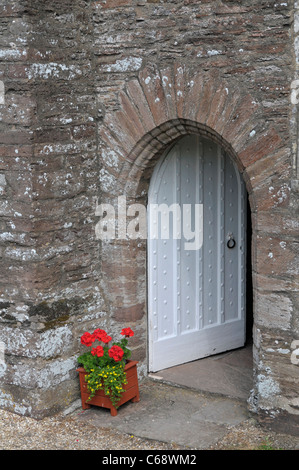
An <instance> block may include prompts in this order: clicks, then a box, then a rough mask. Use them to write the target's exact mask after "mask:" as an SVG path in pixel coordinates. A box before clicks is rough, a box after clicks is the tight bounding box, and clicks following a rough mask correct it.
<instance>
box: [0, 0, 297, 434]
mask: <svg viewBox="0 0 299 470" xmlns="http://www.w3.org/2000/svg"><path fill="white" fill-rule="evenodd" d="M295 7H296V8H297V5H295ZM294 15H295V19H296V9H294V5H293V4H292V3H291V2H282V1H281V2H274V1H260V0H259V1H258V0H250V1H249V0H248V1H247V0H245V1H242V2H241V1H239V0H226V1H224V0H223V1H220V0H219V1H209V0H204V1H192V0H185V1H183V0H172V1H167V2H164V1H162V0H160V1H157V0H152V1H146V0H106V1H104V0H101V1H92V0H86V1H84V0H72V1H70V0H60V1H58V0H57V1H55V0H49V1H47V2H44V1H42V2H41V1H38V0H27V1H22V2H21V1H9V2H8V1H5V0H2V1H1V10H0V19H1V24H2V28H1V29H2V32H3V33H2V36H1V54H0V73H1V76H0V80H2V81H3V83H4V86H5V103H4V104H2V105H1V104H0V113H1V117H2V121H1V147H0V152H1V154H0V159H1V160H0V161H1V168H0V185H1V193H0V208H1V212H0V224H1V237H0V242H1V245H0V249H1V256H2V267H1V268H2V269H1V271H2V276H1V280H0V282H1V292H0V293H1V307H2V308H1V316H0V321H1V331H0V340H2V341H3V343H4V345H5V353H6V354H5V363H4V364H2V369H1V373H2V376H1V387H0V405H1V406H2V407H5V408H7V409H14V410H15V411H17V412H19V413H23V414H31V415H32V416H35V417H41V416H45V415H47V414H50V413H53V412H54V411H56V410H58V409H61V408H63V407H65V406H68V405H69V404H70V403H71V402H72V401H73V400H74V399H75V398H76V397H77V396H78V384H77V378H76V372H75V365H76V359H75V358H76V355H77V354H78V350H79V337H80V334H81V333H82V332H83V331H85V330H89V329H92V328H94V327H106V328H108V329H109V331H110V332H111V333H112V334H116V333H117V332H118V331H119V330H120V329H121V328H122V327H123V326H124V323H129V324H130V326H131V327H132V328H133V329H135V331H136V335H135V337H134V343H133V347H134V355H135V357H136V358H137V359H138V360H140V373H141V375H144V374H145V373H146V370H147V311H146V310H147V294H146V290H147V286H146V242H145V240H138V241H136V240H120V239H118V238H116V239H114V240H109V241H106V242H101V241H99V240H97V239H96V237H95V228H96V224H97V222H98V217H97V216H96V213H95V210H96V202H99V201H100V202H110V203H115V204H116V202H117V197H118V196H122V195H125V196H126V197H127V201H128V203H129V202H132V201H133V202H143V203H146V198H147V190H148V184H149V179H150V176H151V173H152V170H153V167H154V164H155V162H156V161H157V158H158V157H159V156H160V155H161V153H162V152H163V151H164V150H165V149H166V148H167V146H168V145H170V144H171V143H173V142H174V140H175V139H177V138H180V137H181V136H182V135H185V134H188V133H197V134H199V135H203V136H207V137H209V138H210V139H212V140H214V141H216V142H217V143H219V144H220V145H221V146H222V147H223V148H225V150H226V151H227V152H228V153H229V154H230V155H231V157H232V158H233V159H234V161H235V162H236V163H237V165H238V168H239V170H240V172H241V173H242V175H243V177H244V180H245V182H246V186H247V191H248V194H249V201H250V206H251V215H252V227H253V234H252V253H253V260H252V271H253V272H252V275H253V291H254V331H253V338H254V360H255V371H254V377H255V387H254V390H253V393H252V397H251V408H252V409H253V410H254V411H255V412H258V413H259V416H261V418H262V419H263V420H266V421H268V419H270V422H271V425H273V423H284V422H285V417H286V420H287V422H288V423H291V422H293V423H294V426H292V425H290V429H291V428H292V430H293V428H294V427H295V424H296V421H297V420H298V414H299V412H298V406H299V403H298V365H297V364H296V360H293V361H292V360H291V359H292V357H293V358H294V353H293V349H294V348H293V349H292V345H293V346H294V344H295V343H294V341H296V340H298V339H299V322H298V248H297V246H298V194H297V193H296V187H297V186H298V185H297V184H296V181H297V178H298V176H297V164H296V161H297V134H296V132H297V131H296V129H297V106H296V104H294V103H292V102H291V99H290V96H291V83H292V81H293V80H294V79H296V78H297V76H296V73H297V72H296V54H295V52H294V44H295V50H296V47H297V46H296V44H297V42H296V41H297V33H298V31H297V29H298V28H297V26H295V28H294V30H293V20H294ZM296 24H297V23H296V22H295V25H296ZM296 28H297V29H296ZM292 354H293V355H292ZM290 416H291V418H292V419H291V420H290Z"/></svg>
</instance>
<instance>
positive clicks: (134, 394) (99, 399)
mask: <svg viewBox="0 0 299 470" xmlns="http://www.w3.org/2000/svg"><path fill="white" fill-rule="evenodd" d="M137 364H138V362H137V361H130V360H129V361H128V362H127V364H126V365H125V372H126V374H127V381H128V383H127V384H126V385H125V386H124V389H125V391H124V392H123V394H122V396H121V398H120V400H119V402H118V403H117V407H119V406H120V405H123V404H124V403H126V402H127V401H129V400H131V401H132V402H137V401H139V387H138V377H137ZM77 371H78V372H79V379H80V390H81V401H82V408H83V409H84V410H86V409H88V408H90V407H91V405H95V406H101V407H104V408H109V409H110V413H111V416H116V415H117V409H116V408H115V406H113V404H112V402H111V400H110V398H109V397H108V396H107V395H105V392H104V390H97V391H96V394H95V396H94V397H92V399H91V400H88V401H87V399H88V397H89V392H88V389H87V384H86V382H85V375H87V374H86V372H85V369H84V368H83V367H79V368H78V369H77Z"/></svg>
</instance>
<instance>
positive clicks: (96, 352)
mask: <svg viewBox="0 0 299 470" xmlns="http://www.w3.org/2000/svg"><path fill="white" fill-rule="evenodd" d="M91 354H92V355H93V356H98V357H102V356H103V355H104V348H103V347H102V346H97V347H96V348H92V350H91Z"/></svg>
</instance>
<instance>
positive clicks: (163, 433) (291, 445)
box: [0, 348, 299, 463]
mask: <svg viewBox="0 0 299 470" xmlns="http://www.w3.org/2000/svg"><path fill="white" fill-rule="evenodd" d="M251 356H252V353H251V350H250V348H245V349H242V350H240V351H235V352H233V353H228V354H222V355H219V356H215V357H213V358H208V359H204V360H202V361H196V362H194V363H190V364H187V365H185V366H178V367H175V368H172V369H169V370H164V371H163V372H159V373H158V374H154V379H153V378H151V379H147V380H146V381H142V383H140V397H141V400H140V402H139V403H128V404H125V405H123V406H122V407H120V409H119V412H118V415H117V416H116V417H111V415H110V412H109V410H104V409H101V408H97V407H94V408H91V409H89V410H86V411H83V410H82V407H81V401H80V400H78V402H77V403H75V404H74V407H72V409H69V410H68V413H61V414H59V415H57V416H53V417H49V418H45V419H44V420H39V421H37V420H34V419H33V418H29V417H25V416H18V415H16V414H14V413H10V412H8V411H4V410H0V450H19V449H20V450H99V451H102V452H104V454H97V457H99V458H100V460H97V462H100V463H105V462H104V460H102V461H101V457H102V456H103V455H106V454H105V452H107V451H108V454H109V455H111V456H114V455H115V451H118V452H120V454H118V455H125V454H126V451H134V454H133V455H135V451H136V450H138V451H140V450H142V451H149V452H150V453H152V451H153V450H155V451H156V452H159V453H160V454H161V453H163V452H164V451H166V452H167V451H172V450H177V451H178V452H179V451H180V450H181V449H184V450H186V449H189V450H190V449H191V451H193V450H194V449H196V450H202V449H203V450H210V449H221V450H222V449H224V450H227V449H234V450H236V449H242V450H245V449H246V450H248V449H251V450H255V449H259V448H263V449H264V448H265V449H269V450H270V449H290V450H299V439H298V438H296V437H293V436H289V435H282V434H277V433H274V432H270V431H269V430H265V429H262V428H261V427H260V426H258V424H257V423H256V422H255V421H254V419H252V418H251V417H249V416H248V410H247V403H246V398H247V396H248V395H249V392H250V388H251V385H252V382H251V374H252V366H251ZM186 387H187V388H186ZM216 392H217V393H216ZM29 455H31V454H29ZM80 455H82V456H83V458H84V459H86V457H85V455H84V454H80ZM138 455H139V454H138ZM78 458H79V456H78ZM103 458H104V457H103ZM198 462H199V460H198Z"/></svg>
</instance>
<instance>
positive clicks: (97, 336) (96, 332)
mask: <svg viewBox="0 0 299 470" xmlns="http://www.w3.org/2000/svg"><path fill="white" fill-rule="evenodd" d="M93 335H94V337H95V339H98V340H99V341H102V338H105V337H106V336H107V333H106V331H105V330H101V329H100V328H97V329H96V330H94V332H93Z"/></svg>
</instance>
